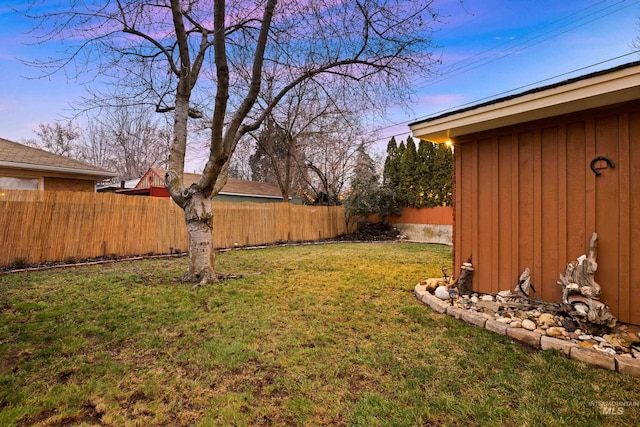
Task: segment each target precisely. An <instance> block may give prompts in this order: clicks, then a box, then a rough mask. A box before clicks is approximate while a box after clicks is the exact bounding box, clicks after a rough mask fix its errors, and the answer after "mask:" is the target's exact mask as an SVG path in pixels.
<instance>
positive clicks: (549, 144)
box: [538, 127, 562, 301]
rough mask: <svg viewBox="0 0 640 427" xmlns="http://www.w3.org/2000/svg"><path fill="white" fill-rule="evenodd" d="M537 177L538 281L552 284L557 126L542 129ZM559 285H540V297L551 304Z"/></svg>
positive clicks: (555, 262) (555, 263)
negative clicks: (540, 169) (538, 184)
mask: <svg viewBox="0 0 640 427" xmlns="http://www.w3.org/2000/svg"><path fill="white" fill-rule="evenodd" d="M541 136H542V153H541V154H542V155H541V159H542V164H541V167H542V175H541V209H540V211H541V217H542V218H541V237H540V248H541V254H540V257H541V258H540V266H541V271H540V275H539V276H538V281H539V282H541V283H553V282H554V281H556V280H558V276H557V274H556V273H557V268H558V247H559V236H558V232H559V227H558V226H559V224H558V175H559V171H558V127H552V128H546V129H542V133H541ZM559 288H560V287H559V286H544V287H542V288H541V292H540V295H539V296H540V297H542V299H543V300H545V301H555V300H558V299H560V298H561V297H562V292H560V289H559Z"/></svg>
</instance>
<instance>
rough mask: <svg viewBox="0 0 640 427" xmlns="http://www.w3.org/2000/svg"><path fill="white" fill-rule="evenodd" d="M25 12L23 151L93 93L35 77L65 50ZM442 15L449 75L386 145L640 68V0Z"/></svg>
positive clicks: (10, 85) (5, 111) (6, 53)
mask: <svg viewBox="0 0 640 427" xmlns="http://www.w3.org/2000/svg"><path fill="white" fill-rule="evenodd" d="M24 3H25V2H22V1H12V2H2V3H0V69H1V70H2V76H1V77H0V89H1V90H0V137H2V138H6V139H9V140H13V141H17V142H21V141H23V140H25V139H27V138H33V137H34V133H33V130H34V129H36V128H37V126H38V124H39V123H41V122H45V123H48V122H53V121H55V120H57V119H60V118H62V116H64V115H65V114H68V109H69V103H70V102H72V101H74V100H77V99H78V98H79V97H80V96H81V95H82V94H83V93H84V89H83V87H82V86H81V85H80V84H79V83H77V82H75V81H73V80H67V77H66V76H65V75H64V74H60V75H56V76H54V77H51V78H46V79H35V80H34V79H28V78H26V77H34V76H36V75H37V74H38V70H34V69H30V68H29V67H26V66H25V65H23V64H22V63H21V62H20V61H19V59H27V60H28V59H30V58H34V57H37V56H39V55H40V56H43V55H47V54H49V55H55V46H51V47H49V46H37V45H35V46H34V45H29V44H30V43H31V44H32V43H33V42H34V40H33V38H32V36H31V35H29V34H28V30H29V29H30V28H31V26H33V25H34V22H32V21H29V20H27V19H25V18H22V17H21V16H20V15H18V14H16V13H15V12H13V11H12V10H11V9H10V7H9V6H12V7H15V8H18V9H20V8H21V7H22V6H21V5H23V4H24ZM434 6H435V8H436V9H438V10H439V11H440V13H441V20H442V21H443V23H442V24H440V25H439V26H438V27H437V28H436V32H435V33H434V41H435V44H436V45H438V46H439V47H438V48H437V54H438V55H440V56H441V59H442V61H443V64H442V66H440V67H439V68H438V69H437V70H434V71H436V72H438V73H439V75H438V76H435V77H434V78H433V79H431V80H430V81H417V82H415V89H416V92H417V94H416V96H415V99H413V100H412V102H411V105H412V106H413V107H412V111H404V110H402V109H400V108H396V109H393V110H392V111H391V112H390V115H389V120H388V121H387V122H384V123H380V126H379V128H380V132H379V136H380V141H381V142H380V143H379V144H378V145H379V146H386V141H388V140H389V138H390V136H391V135H400V134H402V136H400V138H402V139H404V137H405V135H406V134H407V133H408V127H407V124H408V123H410V122H413V121H416V120H419V119H422V118H425V117H427V116H430V115H435V114H437V113H440V112H443V111H444V110H446V109H455V108H458V107H462V106H465V105H466V104H468V103H476V102H481V101H483V100H486V99H487V98H488V97H495V96H504V95H506V94H512V93H517V92H521V91H524V90H528V89H531V88H533V87H538V86H543V85H547V84H550V83H553V82H556V81H561V80H565V79H568V78H571V77H575V76H579V75H582V74H587V73H591V72H594V71H598V70H603V69H606V68H611V67H614V66H616V65H620V64H623V63H627V62H632V61H637V60H639V59H640V56H639V55H638V54H637V53H632V52H633V51H634V49H637V48H634V47H633V42H634V40H635V39H636V37H638V35H639V34H640V30H638V18H639V17H640V0H635V1H632V0H564V1H559V0H544V1H533V0H511V1H509V0H464V1H462V2H461V1H460V0H435V2H434ZM48 49H49V50H51V51H50V52H49V51H48ZM614 58H617V59H614ZM592 65H593V66H592ZM508 91H513V92H508ZM506 92H508V93H506ZM393 123H400V125H397V126H392V124H393Z"/></svg>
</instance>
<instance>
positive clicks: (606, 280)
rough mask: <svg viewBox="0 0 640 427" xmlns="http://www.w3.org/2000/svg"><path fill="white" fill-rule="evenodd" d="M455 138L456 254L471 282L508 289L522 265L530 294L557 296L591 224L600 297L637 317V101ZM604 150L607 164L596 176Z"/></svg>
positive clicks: (624, 317)
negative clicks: (596, 239) (468, 266)
mask: <svg viewBox="0 0 640 427" xmlns="http://www.w3.org/2000/svg"><path fill="white" fill-rule="evenodd" d="M454 142H455V166H454V168H455V176H456V178H457V181H456V183H457V185H456V188H455V195H454V197H455V199H454V209H455V215H454V216H455V224H454V247H455V254H454V258H455V259H454V261H455V265H456V266H459V265H460V264H461V263H462V262H464V261H465V260H466V258H467V257H468V256H469V255H472V256H473V263H474V265H475V268H476V269H475V276H474V289H476V290H478V291H480V292H487V293H488V292H497V291H499V290H505V289H512V288H513V287H514V285H515V283H516V281H517V279H518V276H519V275H520V273H521V272H522V270H524V269H525V268H526V267H529V268H530V269H531V274H532V281H533V283H534V286H535V287H536V290H537V293H536V296H538V297H542V298H543V299H545V300H550V301H557V300H559V299H560V298H561V290H560V286H559V285H557V283H556V281H557V280H558V277H559V274H560V273H561V272H563V271H564V268H565V266H566V263H567V262H568V261H571V260H575V259H576V258H577V257H578V256H580V255H581V254H583V253H585V250H586V248H587V246H588V240H589V238H590V236H591V233H592V232H593V231H596V232H598V234H599V236H600V244H599V254H598V265H599V267H598V272H597V274H596V280H597V281H598V282H599V283H600V285H601V286H602V288H603V294H602V300H603V301H606V302H607V303H608V304H609V305H610V307H611V310H612V312H613V313H614V314H615V315H616V316H617V317H618V319H619V320H621V321H624V322H631V323H635V324H640V244H639V243H638V242H640V102H633V103H627V104H624V105H618V106H615V107H613V108H606V109H598V110H591V111H587V112H582V113H578V114H571V115H567V116H560V117H556V118H553V119H548V120H542V121H537V122H530V123H526V124H523V125H518V126H513V127H508V128H501V129H497V130H493V131H488V132H483V133H479V134H473V135H466V136H464V137H460V138H458V139H456V140H455V141H454ZM603 155H606V156H608V157H609V158H610V159H611V160H612V161H613V162H614V164H615V168H614V169H605V170H602V171H601V172H602V175H601V176H599V177H596V176H595V174H594V173H593V172H592V171H591V169H590V163H591V160H592V159H593V158H594V157H596V156H603ZM476 212H478V214H477V215H476Z"/></svg>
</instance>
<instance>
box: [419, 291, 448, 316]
mask: <svg viewBox="0 0 640 427" xmlns="http://www.w3.org/2000/svg"><path fill="white" fill-rule="evenodd" d="M422 302H424V303H425V304H427V305H428V306H429V307H431V309H432V310H433V311H435V312H437V313H446V312H447V308H448V307H450V305H449V303H447V302H445V301H442V300H441V299H439V298H436V297H434V296H433V295H431V294H426V295H425V296H423V297H422Z"/></svg>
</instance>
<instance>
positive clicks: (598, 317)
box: [558, 233, 616, 327]
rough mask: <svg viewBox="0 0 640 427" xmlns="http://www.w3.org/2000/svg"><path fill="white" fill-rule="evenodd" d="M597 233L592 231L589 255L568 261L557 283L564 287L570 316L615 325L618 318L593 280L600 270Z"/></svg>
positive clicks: (563, 296) (578, 319) (566, 307)
mask: <svg viewBox="0 0 640 427" xmlns="http://www.w3.org/2000/svg"><path fill="white" fill-rule="evenodd" d="M597 256H598V234H597V233H593V235H592V236H591V240H590V242H589V251H588V253H587V255H581V256H580V257H578V259H577V260H576V261H572V262H570V263H569V264H567V268H566V270H565V273H564V274H561V275H560V280H559V281H558V284H559V285H560V286H562V302H563V304H564V308H565V310H566V312H567V314H568V315H570V316H571V317H572V318H573V319H575V320H576V321H578V322H589V323H595V324H598V325H606V326H609V327H613V326H615V324H616V318H615V317H614V316H613V314H611V311H610V310H609V307H608V306H607V304H605V303H603V302H601V301H600V300H599V297H600V293H601V288H600V285H599V284H598V283H597V282H596V281H595V280H594V277H593V276H594V274H595V272H596V271H597V270H598V263H597V262H596V258H597Z"/></svg>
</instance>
